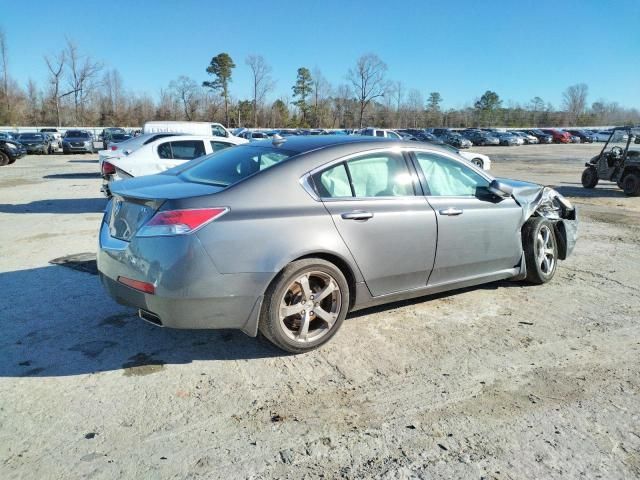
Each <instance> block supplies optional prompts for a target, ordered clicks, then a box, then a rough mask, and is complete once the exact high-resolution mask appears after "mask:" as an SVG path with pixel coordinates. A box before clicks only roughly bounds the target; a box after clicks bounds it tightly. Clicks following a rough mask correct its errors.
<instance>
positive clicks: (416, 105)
mask: <svg viewBox="0 0 640 480" xmlns="http://www.w3.org/2000/svg"><path fill="white" fill-rule="evenodd" d="M407 110H408V111H409V115H410V116H411V126H412V127H413V128H416V127H418V125H419V124H420V123H421V122H420V120H421V117H422V116H423V115H422V113H423V112H424V98H423V96H422V94H421V93H420V90H417V89H415V88H412V89H411V90H409V95H408V96H407Z"/></svg>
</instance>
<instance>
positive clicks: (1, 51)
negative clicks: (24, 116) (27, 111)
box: [0, 29, 11, 123]
mask: <svg viewBox="0 0 640 480" xmlns="http://www.w3.org/2000/svg"><path fill="white" fill-rule="evenodd" d="M0 62H1V63H2V99H3V100H4V104H5V108H6V120H7V122H8V123H11V100H10V99H9V58H8V52H7V37H6V36H5V34H4V30H2V29H0Z"/></svg>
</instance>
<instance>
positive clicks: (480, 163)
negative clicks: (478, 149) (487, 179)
mask: <svg viewBox="0 0 640 480" xmlns="http://www.w3.org/2000/svg"><path fill="white" fill-rule="evenodd" d="M471 163H473V164H474V165H475V166H476V167H478V168H484V162H483V161H482V159H481V158H474V159H473V160H471Z"/></svg>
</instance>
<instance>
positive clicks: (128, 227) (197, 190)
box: [106, 174, 222, 241]
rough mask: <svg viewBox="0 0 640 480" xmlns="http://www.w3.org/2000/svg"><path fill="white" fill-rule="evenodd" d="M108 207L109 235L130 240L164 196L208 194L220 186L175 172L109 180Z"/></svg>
mask: <svg viewBox="0 0 640 480" xmlns="http://www.w3.org/2000/svg"><path fill="white" fill-rule="evenodd" d="M110 190H111V193H112V194H113V199H112V201H111V210H110V211H109V214H108V216H107V218H106V220H107V223H108V224H109V233H110V234H111V236H112V237H114V238H117V239H120V240H125V241H129V240H131V238H132V237H133V236H134V235H135V234H136V232H137V231H138V230H139V229H140V227H142V226H143V225H144V224H145V223H147V222H148V221H149V220H150V219H151V217H153V215H154V214H155V213H156V212H157V211H158V210H159V209H160V207H161V206H162V204H163V203H164V202H165V201H167V200H178V199H181V198H190V197H198V196H204V195H211V194H214V193H217V192H219V191H220V190H222V187H218V186H215V185H204V184H201V183H191V182H185V181H183V180H181V179H180V178H179V177H177V176H175V175H164V174H158V175H148V176H145V177H138V178H132V179H130V180H122V181H118V182H112V183H111V184H110Z"/></svg>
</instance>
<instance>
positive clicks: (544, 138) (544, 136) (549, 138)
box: [524, 128, 553, 143]
mask: <svg viewBox="0 0 640 480" xmlns="http://www.w3.org/2000/svg"><path fill="white" fill-rule="evenodd" d="M524 132H525V133H528V134H529V135H533V136H534V137H536V138H537V139H538V142H539V143H553V135H549V134H548V133H544V132H543V131H542V130H540V129H538V128H534V129H531V130H525V131H524Z"/></svg>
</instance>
